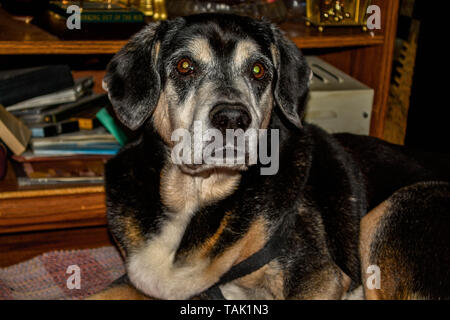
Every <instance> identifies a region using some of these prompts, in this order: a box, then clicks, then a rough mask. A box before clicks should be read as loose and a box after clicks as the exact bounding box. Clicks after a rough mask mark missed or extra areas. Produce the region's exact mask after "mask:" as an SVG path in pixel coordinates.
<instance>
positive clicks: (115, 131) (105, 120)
mask: <svg viewBox="0 0 450 320" xmlns="http://www.w3.org/2000/svg"><path fill="white" fill-rule="evenodd" d="M97 118H98V119H99V120H100V122H101V123H102V125H103V126H104V127H105V128H106V130H108V131H109V132H110V133H111V134H112V135H113V136H114V137H115V138H116V140H117V141H118V142H119V143H120V145H122V146H123V145H125V144H126V143H127V140H128V138H127V136H126V134H125V132H123V130H122V129H121V128H120V127H119V126H117V125H116V123H115V121H114V118H113V117H112V116H111V115H110V114H109V112H108V110H107V109H106V108H102V109H101V110H100V111H99V112H97Z"/></svg>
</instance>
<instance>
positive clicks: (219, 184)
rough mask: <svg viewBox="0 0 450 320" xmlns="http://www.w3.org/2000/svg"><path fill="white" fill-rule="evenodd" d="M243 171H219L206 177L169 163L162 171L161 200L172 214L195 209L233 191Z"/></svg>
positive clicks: (222, 197)
mask: <svg viewBox="0 0 450 320" xmlns="http://www.w3.org/2000/svg"><path fill="white" fill-rule="evenodd" d="M240 178H241V175H240V173H238V172H236V173H234V172H233V173H230V172H228V171H226V172H225V171H217V172H215V173H212V174H211V175H209V176H207V177H200V176H191V175H189V174H185V173H183V172H182V171H181V170H180V169H179V168H178V167H177V166H175V165H173V164H168V165H166V166H165V167H164V169H163V170H162V172H161V186H160V193H161V200H162V202H163V203H164V205H165V206H167V207H168V208H169V210H170V211H172V212H173V213H177V212H186V211H193V210H196V209H198V208H199V207H201V206H205V205H208V204H210V203H212V202H215V201H219V200H221V199H224V198H225V197H227V196H229V195H230V194H232V193H233V192H234V191H235V190H236V188H237V187H238V185H239V182H240Z"/></svg>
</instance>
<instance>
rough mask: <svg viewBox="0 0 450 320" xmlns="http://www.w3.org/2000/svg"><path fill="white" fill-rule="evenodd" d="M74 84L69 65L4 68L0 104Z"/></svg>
mask: <svg viewBox="0 0 450 320" xmlns="http://www.w3.org/2000/svg"><path fill="white" fill-rule="evenodd" d="M73 85H74V81H73V77H72V73H71V71H70V68H69V66H67V65H53V66H42V67H34V68H25V69H14V70H3V71H0V104H2V105H3V106H5V107H8V106H10V105H14V104H16V103H18V102H20V101H24V100H27V99H31V98H34V97H37V96H42V95H45V94H48V93H52V92H55V91H59V90H63V89H66V88H69V87H72V86H73Z"/></svg>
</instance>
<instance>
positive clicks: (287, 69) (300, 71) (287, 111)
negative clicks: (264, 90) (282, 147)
mask: <svg viewBox="0 0 450 320" xmlns="http://www.w3.org/2000/svg"><path fill="white" fill-rule="evenodd" d="M272 31H273V35H274V40H275V43H274V44H273V45H272V48H271V51H272V56H273V59H274V63H275V66H276V69H277V81H276V83H275V88H274V90H275V91H274V96H275V101H276V102H277V104H278V106H279V107H280V109H281V111H282V112H283V114H284V115H285V116H286V118H287V119H288V120H289V121H290V122H292V123H293V124H294V125H295V126H297V127H298V128H301V127H302V123H301V117H302V115H303V112H304V108H305V102H306V96H307V94H308V87H309V82H310V79H311V75H312V73H311V69H310V68H309V66H308V64H307V63H306V59H305V58H304V56H303V54H302V53H301V51H300V49H298V48H297V46H296V45H295V44H294V43H293V42H292V41H290V40H289V39H287V38H286V36H285V35H284V34H283V33H282V32H281V31H280V30H279V29H278V28H277V27H275V26H272Z"/></svg>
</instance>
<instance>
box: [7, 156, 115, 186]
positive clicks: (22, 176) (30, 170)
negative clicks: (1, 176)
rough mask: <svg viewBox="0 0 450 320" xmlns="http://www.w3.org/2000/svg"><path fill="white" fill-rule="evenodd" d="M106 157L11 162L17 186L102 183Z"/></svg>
mask: <svg viewBox="0 0 450 320" xmlns="http://www.w3.org/2000/svg"><path fill="white" fill-rule="evenodd" d="M105 163H106V159H101V158H96V159H95V158H93V159H84V160H79V159H71V160H65V161H60V160H48V161H39V162H15V161H13V162H12V165H13V167H14V171H15V173H16V177H17V183H18V185H19V186H30V185H50V184H73V183H76V184H87V183H96V184H99V183H103V180H104V179H103V176H104V165H105Z"/></svg>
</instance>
